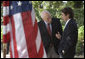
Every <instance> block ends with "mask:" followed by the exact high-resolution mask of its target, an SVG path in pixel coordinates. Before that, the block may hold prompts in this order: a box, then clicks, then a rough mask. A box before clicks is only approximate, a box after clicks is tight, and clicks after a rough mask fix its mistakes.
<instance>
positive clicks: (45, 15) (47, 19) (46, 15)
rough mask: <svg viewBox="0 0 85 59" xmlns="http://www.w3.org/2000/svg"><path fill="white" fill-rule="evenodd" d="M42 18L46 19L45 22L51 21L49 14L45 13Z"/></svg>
mask: <svg viewBox="0 0 85 59" xmlns="http://www.w3.org/2000/svg"><path fill="white" fill-rule="evenodd" d="M43 20H44V21H46V22H47V23H51V21H52V20H51V15H49V14H48V13H45V14H44V18H43Z"/></svg>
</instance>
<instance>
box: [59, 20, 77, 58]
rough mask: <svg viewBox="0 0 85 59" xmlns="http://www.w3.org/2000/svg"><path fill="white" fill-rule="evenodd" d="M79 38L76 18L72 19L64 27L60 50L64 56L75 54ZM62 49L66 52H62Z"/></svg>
mask: <svg viewBox="0 0 85 59" xmlns="http://www.w3.org/2000/svg"><path fill="white" fill-rule="evenodd" d="M77 39H78V30H77V24H76V22H75V20H73V19H71V20H70V21H69V22H68V24H67V25H66V27H65V29H64V32H63V35H62V39H61V41H60V45H59V50H58V52H59V53H60V54H62V56H63V57H66V58H67V57H70V56H74V54H75V49H76V43H77ZM62 50H64V52H65V53H64V54H63V53H62Z"/></svg>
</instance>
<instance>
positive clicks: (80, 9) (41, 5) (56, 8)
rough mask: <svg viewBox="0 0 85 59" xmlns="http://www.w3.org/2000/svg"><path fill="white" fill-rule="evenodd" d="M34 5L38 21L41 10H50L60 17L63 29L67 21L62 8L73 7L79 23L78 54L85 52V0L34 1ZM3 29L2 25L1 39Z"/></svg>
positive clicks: (52, 13) (53, 14)
mask: <svg viewBox="0 0 85 59" xmlns="http://www.w3.org/2000/svg"><path fill="white" fill-rule="evenodd" d="M1 4H2V3H1ZM32 5H33V7H34V10H35V15H36V19H37V21H38V22H39V21H40V20H41V17H40V12H41V11H43V10H48V11H49V12H50V13H51V15H52V17H56V18H60V21H61V24H62V28H63V29H64V24H65V22H64V21H63V20H62V19H61V9H62V8H64V7H68V6H69V7H71V8H72V9H73V10H74V18H75V19H76V21H77V25H78V43H77V49H76V51H77V54H81V53H84V1H67V2H63V1H32ZM2 8H3V7H2V6H1V24H2V22H3V15H2V14H3V10H2ZM2 29H3V28H2V27H1V39H2Z"/></svg>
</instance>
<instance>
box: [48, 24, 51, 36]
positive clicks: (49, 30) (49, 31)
mask: <svg viewBox="0 0 85 59" xmlns="http://www.w3.org/2000/svg"><path fill="white" fill-rule="evenodd" d="M47 30H48V33H49V35H50V36H51V29H50V24H48V25H47Z"/></svg>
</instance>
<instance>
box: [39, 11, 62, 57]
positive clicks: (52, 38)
mask: <svg viewBox="0 0 85 59" xmlns="http://www.w3.org/2000/svg"><path fill="white" fill-rule="evenodd" d="M41 18H42V20H41V21H40V22H39V23H38V25H39V29H40V33H41V37H42V41H43V44H44V47H45V50H46V53H47V57H48V58H57V57H58V45H59V42H60V40H59V39H57V38H56V33H58V32H60V34H61V35H62V26H61V23H60V20H59V19H57V18H51V14H50V13H49V12H48V11H46V10H44V11H42V12H41Z"/></svg>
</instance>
